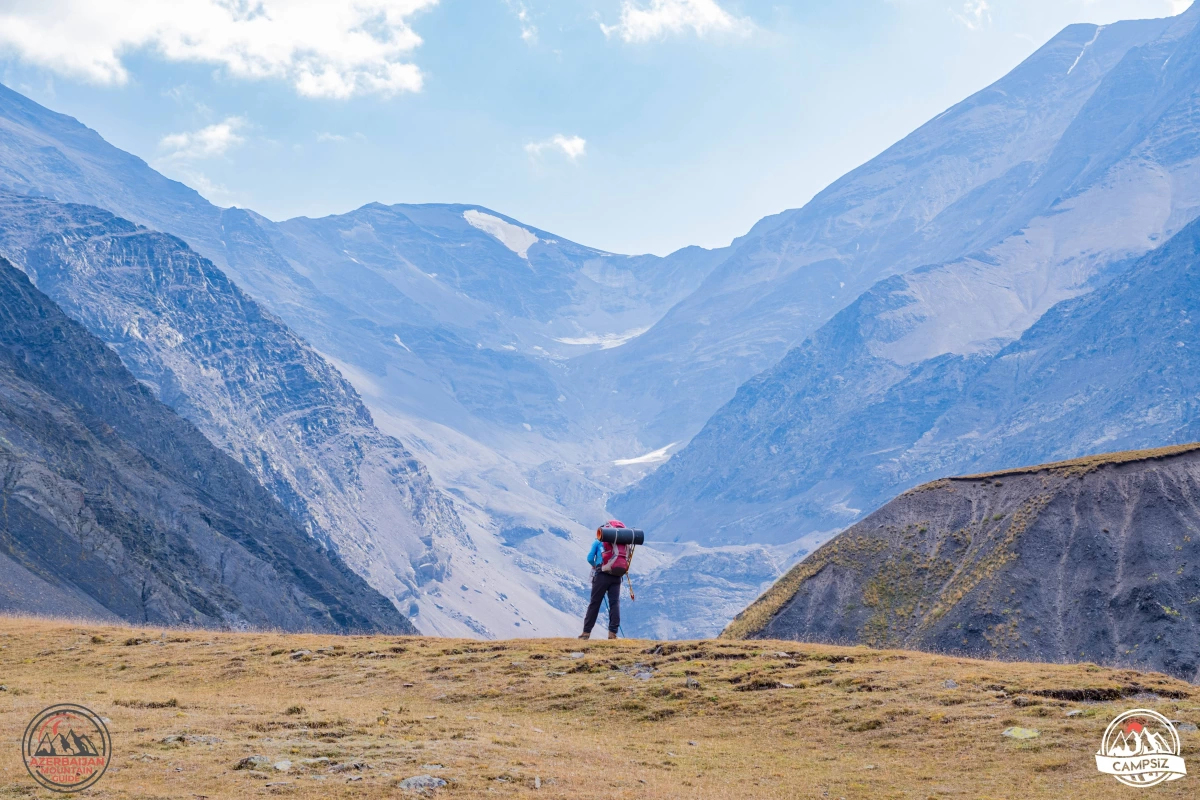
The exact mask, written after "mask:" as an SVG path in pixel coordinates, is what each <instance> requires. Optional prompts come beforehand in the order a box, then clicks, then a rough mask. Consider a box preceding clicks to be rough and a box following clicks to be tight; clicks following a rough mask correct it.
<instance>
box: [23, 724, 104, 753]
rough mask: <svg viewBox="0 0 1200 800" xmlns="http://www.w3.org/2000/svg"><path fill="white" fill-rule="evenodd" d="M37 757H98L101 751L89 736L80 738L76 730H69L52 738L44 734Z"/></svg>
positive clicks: (85, 735) (39, 743)
mask: <svg viewBox="0 0 1200 800" xmlns="http://www.w3.org/2000/svg"><path fill="white" fill-rule="evenodd" d="M34 755H35V756H98V755H100V751H99V750H97V749H96V746H95V745H94V744H92V740H91V739H89V738H88V736H87V734H84V735H83V736H80V735H79V734H77V733H76V732H75V729H74V728H71V729H69V730H68V731H67V732H66V733H60V734H58V735H54V736H52V735H51V734H49V733H45V734H42V739H41V741H40V742H38V747H37V751H36V752H35V753H34Z"/></svg>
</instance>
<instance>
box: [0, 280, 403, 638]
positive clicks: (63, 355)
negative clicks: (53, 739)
mask: <svg viewBox="0 0 1200 800" xmlns="http://www.w3.org/2000/svg"><path fill="white" fill-rule="evenodd" d="M0 475H2V477H3V480H2V486H0V491H2V492H3V494H4V504H3V507H4V515H3V532H2V537H0V609H2V610H4V611H14V612H22V613H44V614H63V615H79V616H83V617H90V618H110V619H111V618H121V619H125V620H129V621H133V622H151V623H156V624H194V625H206V626H217V627H228V628H245V627H263V628H282V629H286V630H309V629H311V630H322V631H331V632H352V631H391V632H399V633H406V632H413V631H414V629H413V628H412V626H411V625H410V624H409V623H408V621H407V620H406V619H405V618H404V617H402V616H401V615H400V614H399V613H398V612H397V611H396V610H395V608H394V606H393V605H392V604H391V603H390V602H388V601H387V600H386V599H384V598H383V597H382V596H380V595H379V594H378V593H377V592H375V591H374V590H373V589H371V588H370V587H369V586H367V584H366V583H364V582H363V581H362V579H360V578H359V577H358V576H356V575H355V574H354V573H353V572H351V571H350V570H349V569H348V568H347V567H346V566H345V565H344V564H343V563H342V562H341V561H340V559H338V558H337V556H336V555H333V554H331V553H330V552H329V551H327V550H325V549H324V548H322V547H321V546H320V545H319V544H318V542H317V541H316V540H314V539H313V538H311V537H310V536H308V535H307V533H306V532H305V531H304V530H303V529H302V528H301V527H300V525H299V524H298V523H297V522H296V520H295V518H294V517H292V516H291V515H290V514H289V513H288V512H287V511H286V510H285V509H284V508H283V507H282V506H281V505H280V504H279V502H278V501H276V500H275V498H273V497H272V496H271V495H270V494H269V493H268V492H267V491H266V490H265V489H264V488H263V487H262V486H261V485H260V484H259V483H258V482H257V481H255V480H254V478H253V477H251V475H250V474H249V473H248V472H246V470H244V469H243V468H241V467H240V466H238V464H236V463H235V462H234V461H233V460H232V459H230V458H229V457H228V456H227V455H225V454H224V453H222V452H221V451H219V450H218V449H216V448H215V447H214V446H213V445H212V444H211V443H210V442H209V441H208V440H207V439H205V438H204V436H202V435H201V434H200V432H199V431H197V430H196V429H195V428H194V427H193V426H192V425H191V424H190V423H188V422H186V421H184V420H183V419H181V418H180V417H178V416H176V415H175V414H174V413H173V412H172V411H171V410H170V409H168V408H167V407H166V406H164V405H162V404H161V403H160V402H159V401H157V400H156V399H154V397H153V396H152V395H151V393H150V392H149V390H148V389H146V388H145V387H144V386H143V385H142V384H140V383H138V381H137V380H136V379H135V378H134V376H133V375H131V374H130V373H129V371H128V370H127V369H126V368H125V367H124V366H123V365H122V363H121V361H120V359H119V358H118V357H117V356H116V354H115V353H113V352H112V351H111V350H109V349H108V348H107V347H106V346H105V345H104V344H103V343H102V342H100V341H99V340H98V339H96V338H95V337H93V336H92V335H91V334H89V333H88V332H87V331H86V330H85V329H84V328H83V327H82V326H80V325H79V324H78V323H75V322H73V321H72V320H70V319H68V318H67V316H66V315H65V314H63V312H62V311H61V309H59V308H58V307H57V306H56V305H55V304H54V303H53V302H52V301H51V300H50V299H49V298H47V297H46V296H45V295H44V294H42V293H41V292H39V291H38V290H37V289H35V288H34V287H33V286H32V285H31V284H30V282H29V280H28V279H27V278H26V277H25V276H24V275H23V274H22V273H20V272H19V271H17V270H16V269H14V268H13V267H12V266H11V265H10V264H9V263H8V262H7V261H4V260H3V259H0Z"/></svg>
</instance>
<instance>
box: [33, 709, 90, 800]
mask: <svg viewBox="0 0 1200 800" xmlns="http://www.w3.org/2000/svg"><path fill="white" fill-rule="evenodd" d="M111 753H112V740H111V739H110V738H109V735H108V728H106V727H105V726H104V720H102V719H100V717H98V716H96V715H95V714H94V713H93V712H91V711H89V710H88V709H86V708H84V707H83V706H77V705H74V704H72V703H63V704H61V705H57V706H50V708H47V709H46V710H45V711H42V712H41V713H40V714H38V715H37V716H36V717H34V718H33V721H32V722H30V723H29V727H28V728H26V729H25V736H24V738H23V739H22V740H21V755H22V756H23V757H24V760H25V768H26V769H27V770H29V774H30V775H32V776H33V779H34V780H35V781H37V782H38V783H39V784H41V785H42V786H43V787H45V788H47V789H49V790H51V791H54V792H78V791H81V790H83V789H86V788H88V787H89V786H91V785H92V784H94V783H95V782H96V781H98V780H100V777H101V776H102V775H103V774H104V771H105V770H106V769H108V761H109V756H110V755H111Z"/></svg>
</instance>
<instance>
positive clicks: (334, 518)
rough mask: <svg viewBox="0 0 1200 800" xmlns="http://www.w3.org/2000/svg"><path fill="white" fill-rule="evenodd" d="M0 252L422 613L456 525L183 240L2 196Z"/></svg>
mask: <svg viewBox="0 0 1200 800" xmlns="http://www.w3.org/2000/svg"><path fill="white" fill-rule="evenodd" d="M0 253H4V254H6V255H7V256H8V257H9V258H10V259H12V260H13V261H14V262H15V263H16V264H17V265H19V266H20V267H21V268H22V269H23V270H24V271H25V272H26V273H27V274H28V275H29V276H30V278H31V279H32V280H33V281H34V283H35V284H36V285H37V286H38V287H39V288H40V289H42V290H43V291H45V292H46V293H47V294H48V295H49V296H50V297H51V298H52V299H53V300H54V301H55V302H57V303H58V304H59V305H60V306H61V307H62V308H63V309H64V310H66V311H67V312H68V313H69V314H70V315H71V316H72V317H74V318H75V319H77V320H79V321H80V322H82V323H83V324H84V325H85V326H86V327H87V328H88V329H89V330H90V331H91V332H92V333H93V334H94V335H96V336H99V337H100V338H102V339H103V340H104V341H106V342H108V343H109V344H110V345H111V346H112V347H113V348H114V349H115V350H116V351H117V353H118V354H119V355H120V356H121V357H122V360H123V361H124V362H125V364H126V365H127V366H128V367H129V369H130V370H131V371H132V372H133V373H134V374H135V375H136V376H137V378H138V379H139V380H141V381H142V382H143V383H144V384H146V385H147V386H149V387H150V388H151V389H152V391H153V392H154V393H155V395H156V396H157V397H158V398H159V399H160V400H162V401H163V402H164V403H166V404H167V405H168V406H170V407H171V408H173V409H174V410H175V411H176V412H178V413H179V414H181V415H182V416H184V417H185V418H186V419H188V420H190V421H191V422H192V423H194V424H195V425H196V426H197V427H198V428H199V429H200V430H201V432H203V433H204V434H205V435H206V436H207V437H208V438H209V440H210V441H212V442H213V443H214V444H217V445H218V446H220V447H221V448H223V449H224V450H225V451H226V452H228V453H229V454H230V455H232V456H233V457H234V458H235V459H236V460H237V461H239V462H240V463H241V464H242V465H243V466H244V467H246V468H247V469H248V470H250V472H251V473H252V474H254V475H255V476H256V477H257V478H258V479H259V480H260V481H261V482H262V484H263V485H264V486H265V487H266V488H267V489H269V490H270V491H271V493H272V494H274V495H275V497H276V498H278V499H279V500H280V501H281V502H282V503H283V504H284V505H285V506H286V507H287V508H288V509H289V510H290V511H291V512H292V513H293V514H295V515H296V516H297V517H298V518H299V519H300V520H301V521H302V522H304V524H305V525H306V527H307V529H308V531H309V532H310V534H311V535H313V536H315V537H317V538H318V539H320V540H321V541H322V542H323V543H324V544H325V545H326V546H329V547H332V548H333V549H335V550H336V551H337V552H338V553H339V554H340V555H341V557H342V559H343V560H344V561H345V562H346V563H347V564H349V565H350V566H351V567H352V568H353V569H354V570H355V571H356V572H358V573H359V574H360V575H362V576H364V577H366V578H367V580H368V581H369V582H370V583H371V584H372V585H373V586H374V587H375V588H376V589H378V590H379V591H381V592H383V593H384V594H385V595H386V596H387V597H389V598H390V599H392V601H393V602H394V603H396V605H397V606H398V607H400V608H402V609H404V610H407V611H410V612H412V613H418V612H419V610H420V609H419V604H418V602H417V601H418V599H419V597H420V595H421V587H422V586H425V585H427V584H429V583H430V582H431V581H434V580H437V579H440V578H441V577H443V576H444V575H445V572H446V569H447V567H446V561H447V560H448V559H449V557H450V556H449V553H450V550H451V549H452V540H454V539H455V538H461V537H462V536H463V526H462V523H461V521H459V519H458V517H457V515H456V514H455V512H454V509H453V507H452V506H451V504H450V502H449V501H448V500H447V499H446V498H445V497H444V496H443V495H442V494H441V493H440V492H439V491H437V490H436V488H435V487H434V486H433V484H432V481H431V479H430V477H429V475H428V473H427V472H426V471H425V469H424V467H423V466H422V465H421V464H420V463H419V462H417V461H416V459H414V458H413V456H412V455H411V454H410V453H409V452H408V451H406V450H405V449H404V448H403V447H402V446H401V445H400V443H399V442H398V441H396V440H395V439H393V438H391V437H388V436H385V435H383V434H381V433H380V432H379V431H378V430H377V429H376V428H375V427H374V425H373V422H372V419H371V415H370V413H369V412H368V411H367V409H366V407H365V406H363V404H362V402H361V400H360V399H359V398H358V395H357V394H356V393H355V391H354V389H353V388H352V387H351V386H350V385H349V384H348V383H347V382H346V381H345V379H343V378H342V376H341V375H340V374H338V372H337V371H336V370H334V369H333V368H332V367H330V366H329V364H328V363H326V362H325V361H324V359H322V358H321V357H320V356H319V355H318V354H316V353H315V352H313V351H312V350H311V348H309V347H308V346H307V345H306V344H305V343H304V342H302V341H301V340H299V339H298V338H297V337H296V336H295V335H293V334H292V333H291V332H290V331H289V330H288V329H287V328H286V327H285V326H284V325H283V324H282V323H281V322H280V321H279V320H277V319H275V318H274V317H272V316H271V315H270V314H267V313H265V312H264V311H263V310H262V309H261V308H259V306H258V305H257V304H256V303H255V302H254V301H253V300H250V299H249V298H247V297H246V296H245V295H244V294H243V293H242V292H241V291H240V290H239V289H238V288H237V287H236V286H235V285H233V284H232V283H230V281H229V280H228V279H227V278H226V277H225V276H224V275H223V274H222V273H221V272H220V271H219V270H217V269H216V268H215V267H213V265H212V264H211V263H209V262H208V261H206V260H205V259H203V258H201V257H200V256H198V255H197V254H196V253H194V252H193V251H192V250H190V249H189V248H188V247H187V246H186V245H185V244H184V243H183V242H181V241H180V240H178V239H176V238H174V237H171V236H167V235H165V234H161V233H157V232H153V231H149V230H146V229H145V228H140V227H137V226H135V225H133V224H132V223H130V222H128V221H126V220H123V219H120V218H118V217H114V216H113V215H112V214H110V213H108V212H106V211H101V210H100V209H96V208H92V207H90V206H81V205H63V204H59V203H54V202H52V201H49V200H42V199H36V198H28V197H21V196H14V195H5V194H0Z"/></svg>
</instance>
